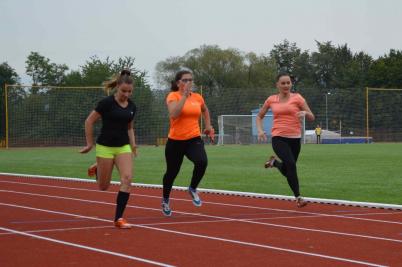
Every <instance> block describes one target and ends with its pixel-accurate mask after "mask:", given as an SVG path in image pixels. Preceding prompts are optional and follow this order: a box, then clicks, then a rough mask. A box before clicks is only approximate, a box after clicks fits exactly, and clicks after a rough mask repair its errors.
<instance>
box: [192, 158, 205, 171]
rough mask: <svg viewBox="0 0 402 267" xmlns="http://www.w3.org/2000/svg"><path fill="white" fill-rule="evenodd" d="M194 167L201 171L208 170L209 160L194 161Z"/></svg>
mask: <svg viewBox="0 0 402 267" xmlns="http://www.w3.org/2000/svg"><path fill="white" fill-rule="evenodd" d="M194 166H195V167H196V168H199V169H206V168H207V166H208V160H207V159H202V160H196V161H194Z"/></svg>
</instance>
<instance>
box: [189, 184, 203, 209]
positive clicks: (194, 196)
mask: <svg viewBox="0 0 402 267" xmlns="http://www.w3.org/2000/svg"><path fill="white" fill-rule="evenodd" d="M188 193H189V194H190V196H191V198H192V199H193V204H194V206H196V207H201V205H202V202H201V199H200V197H199V196H198V193H197V190H196V189H193V188H191V187H189V188H188Z"/></svg>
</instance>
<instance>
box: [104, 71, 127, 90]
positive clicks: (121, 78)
mask: <svg viewBox="0 0 402 267" xmlns="http://www.w3.org/2000/svg"><path fill="white" fill-rule="evenodd" d="M123 83H126V84H133V78H132V77H131V72H130V70H126V69H125V70H122V71H121V72H120V74H119V75H116V76H115V77H114V78H113V79H111V80H110V81H106V82H104V83H103V86H104V87H105V91H106V92H107V93H108V94H109V92H110V90H112V89H114V88H116V87H117V86H118V85H120V84H123Z"/></svg>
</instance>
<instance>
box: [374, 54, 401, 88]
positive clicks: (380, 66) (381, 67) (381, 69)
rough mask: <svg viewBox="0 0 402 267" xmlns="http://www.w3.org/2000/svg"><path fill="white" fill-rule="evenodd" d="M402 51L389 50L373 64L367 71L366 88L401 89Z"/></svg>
mask: <svg viewBox="0 0 402 267" xmlns="http://www.w3.org/2000/svg"><path fill="white" fill-rule="evenodd" d="M401 70H402V51H400V50H394V49H391V50H390V51H389V53H388V54H386V55H384V56H382V57H380V58H378V59H377V60H375V61H374V62H373V65H372V66H371V68H370V70H369V75H368V76H369V77H368V86H370V87H378V88H402V71H401Z"/></svg>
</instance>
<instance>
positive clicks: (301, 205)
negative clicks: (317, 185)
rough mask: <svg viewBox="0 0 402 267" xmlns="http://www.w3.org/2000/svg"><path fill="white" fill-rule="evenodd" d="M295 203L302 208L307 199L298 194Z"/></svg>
mask: <svg viewBox="0 0 402 267" xmlns="http://www.w3.org/2000/svg"><path fill="white" fill-rule="evenodd" d="M296 203H297V207H298V208H303V207H304V206H306V205H307V201H305V200H304V199H303V198H302V197H301V196H298V197H297V198H296Z"/></svg>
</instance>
